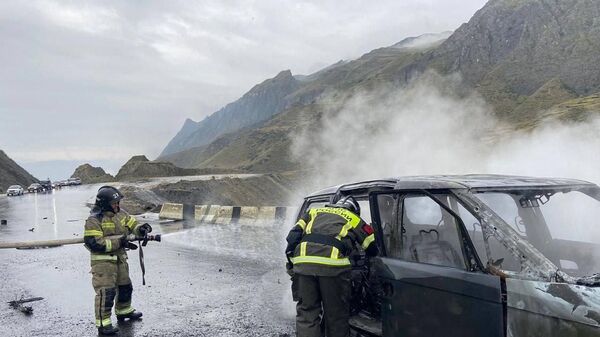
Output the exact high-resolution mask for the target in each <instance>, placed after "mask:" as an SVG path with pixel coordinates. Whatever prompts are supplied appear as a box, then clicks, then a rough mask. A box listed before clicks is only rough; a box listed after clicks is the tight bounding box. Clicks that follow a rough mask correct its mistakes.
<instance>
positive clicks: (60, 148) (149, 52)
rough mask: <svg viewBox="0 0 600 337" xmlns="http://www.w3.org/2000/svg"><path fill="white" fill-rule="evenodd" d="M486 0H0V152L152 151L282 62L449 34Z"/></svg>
mask: <svg viewBox="0 0 600 337" xmlns="http://www.w3.org/2000/svg"><path fill="white" fill-rule="evenodd" d="M483 3H484V1H483V0H467V1H448V0H431V1H421V0H410V1H395V0H385V1H377V2H372V1H358V0H350V1H291V0H289V1H279V0H269V1H216V0H214V1H203V2H192V1H166V2H165V1H78V2H70V1H21V2H2V3H0V44H1V45H2V50H3V52H2V53H0V64H1V65H2V66H1V67H0V78H2V81H1V82H0V134H1V135H2V142H1V143H2V147H3V149H4V150H6V151H7V152H8V153H9V154H10V155H11V156H13V157H15V159H17V160H21V161H26V162H31V161H36V160H51V159H60V160H125V159H126V158H127V157H128V156H130V155H133V154H138V153H145V154H147V155H149V156H151V157H152V156H155V155H157V154H158V153H159V151H160V150H161V148H162V146H164V145H165V144H166V142H167V141H168V140H169V139H170V138H171V137H172V136H173V135H174V133H175V132H176V131H177V130H178V128H179V127H180V125H181V124H182V123H183V120H184V119H185V118H186V117H192V118H194V119H196V120H199V119H201V118H203V117H204V116H206V115H207V114H209V113H211V112H213V111H215V110H217V109H218V108H219V107H221V106H222V105H224V104H226V103H228V102H230V101H232V100H235V99H236V98H237V97H239V96H241V95H242V94H243V93H244V92H245V91H247V90H248V89H249V88H250V87H251V86H252V85H254V84H256V83H258V82H260V81H262V80H264V79H265V78H267V77H271V76H274V75H275V74H276V73H277V72H278V71H280V70H282V69H288V68H289V69H292V71H293V72H294V73H306V72H308V71H310V70H314V69H313V67H314V65H315V64H323V63H333V62H335V61H337V60H339V59H342V58H351V57H357V56H359V55H360V54H362V53H365V52H368V51H369V50H371V49H374V48H378V47H381V46H384V45H391V44H393V43H395V42H397V41H399V40H401V39H402V38H404V37H406V36H411V35H418V34H422V33H426V32H438V31H444V30H448V29H455V28H456V27H458V26H459V25H460V23H462V22H464V21H466V20H468V18H469V17H470V16H471V15H472V14H473V13H474V12H475V10H476V9H477V8H479V7H481V6H482V5H483ZM32 134H36V135H38V134H42V135H43V136H35V137H32V136H31V135H32ZM36 158H37V159H36Z"/></svg>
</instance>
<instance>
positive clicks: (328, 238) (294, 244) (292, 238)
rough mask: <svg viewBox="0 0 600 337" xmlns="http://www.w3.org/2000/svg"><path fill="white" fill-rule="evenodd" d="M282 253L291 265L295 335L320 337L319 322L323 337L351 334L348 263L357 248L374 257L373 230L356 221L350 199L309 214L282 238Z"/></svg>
mask: <svg viewBox="0 0 600 337" xmlns="http://www.w3.org/2000/svg"><path fill="white" fill-rule="evenodd" d="M287 242H288V245H287V248H286V255H287V256H288V260H289V261H291V263H292V265H293V266H292V273H293V282H294V284H293V287H294V288H295V291H294V292H295V293H296V295H295V297H296V298H295V300H297V301H298V303H297V305H296V332H297V336H299V337H320V336H321V320H323V321H324V323H325V330H326V334H327V337H348V336H350V326H349V322H348V320H349V318H350V292H351V282H350V276H351V270H352V267H351V263H350V259H349V256H350V254H351V253H352V251H353V250H354V249H356V246H360V247H362V249H364V250H365V252H366V254H367V255H369V256H375V255H377V253H378V249H377V245H376V244H375V235H374V232H373V228H372V227H371V226H370V225H369V224H367V223H365V222H364V221H363V220H362V219H361V218H360V206H359V204H358V202H357V201H356V199H354V198H353V197H351V196H348V197H345V198H342V199H341V200H340V201H338V202H337V203H335V204H330V205H326V206H325V207H322V208H314V209H310V210H308V211H307V212H306V213H305V214H304V215H302V217H301V218H300V219H299V220H298V222H297V223H296V225H295V226H294V227H293V228H292V230H291V231H290V232H289V234H288V236H287Z"/></svg>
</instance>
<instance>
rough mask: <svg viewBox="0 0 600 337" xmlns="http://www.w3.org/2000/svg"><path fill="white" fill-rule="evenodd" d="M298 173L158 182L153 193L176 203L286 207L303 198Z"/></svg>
mask: <svg viewBox="0 0 600 337" xmlns="http://www.w3.org/2000/svg"><path fill="white" fill-rule="evenodd" d="M300 180H301V175H300V174H298V173H283V174H268V175H262V176H258V177H251V178H243V179H242V178H223V179H212V180H199V181H187V180H182V181H179V182H177V183H173V184H161V185H158V186H157V187H155V188H153V189H152V192H154V193H156V195H158V196H160V197H161V198H163V199H165V200H168V201H169V202H175V203H186V204H195V205H208V204H214V205H231V206H288V205H289V204H290V203H292V202H294V201H295V200H299V199H301V198H302V197H303V195H302V194H301V193H299V192H298V191H299V190H298V188H297V187H298V184H299V182H300Z"/></svg>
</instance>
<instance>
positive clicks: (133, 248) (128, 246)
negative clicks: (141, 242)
mask: <svg viewBox="0 0 600 337" xmlns="http://www.w3.org/2000/svg"><path fill="white" fill-rule="evenodd" d="M125 247H126V248H128V249H130V250H136V249H137V248H138V246H137V245H136V244H135V243H133V242H127V244H126V245H125Z"/></svg>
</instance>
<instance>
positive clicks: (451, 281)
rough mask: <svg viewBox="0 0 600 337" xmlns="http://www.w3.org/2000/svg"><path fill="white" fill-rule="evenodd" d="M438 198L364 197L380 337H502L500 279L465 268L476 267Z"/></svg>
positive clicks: (466, 240)
mask: <svg viewBox="0 0 600 337" xmlns="http://www.w3.org/2000/svg"><path fill="white" fill-rule="evenodd" d="M443 198H451V196H450V195H446V196H443V197H442V198H438V197H437V196H436V197H434V196H432V195H428V193H427V192H424V193H420V192H411V193H407V192H395V193H374V194H372V195H371V196H370V203H371V210H372V216H373V223H374V226H375V228H376V231H377V233H379V235H378V236H377V242H378V244H379V246H380V247H382V248H383V249H382V255H381V256H380V257H378V258H375V259H373V267H372V268H373V269H372V270H373V272H374V273H375V274H376V276H378V278H379V279H380V280H381V283H382V287H383V298H382V301H381V302H382V308H381V309H382V313H381V316H382V317H381V319H382V323H383V324H382V330H383V336H389V337H391V336H421V337H430V336H448V337H452V336H457V337H459V336H460V337H465V336H487V337H496V336H498V337H500V336H505V330H506V329H505V321H504V318H505V305H504V304H503V300H502V298H503V296H502V293H503V292H502V282H501V280H500V278H499V277H498V276H494V275H489V274H486V273H484V272H481V271H473V270H474V268H473V265H474V263H478V264H479V265H480V262H478V258H477V257H476V256H475V258H473V253H474V249H472V245H471V244H470V239H469V238H468V234H466V232H465V231H464V230H463V229H464V225H463V224H462V222H461V221H459V220H458V219H457V218H456V216H455V215H456V213H455V212H450V211H448V210H447V205H449V204H450V203H445V205H446V208H445V207H444V202H443V201H441V200H443ZM461 228H463V229H461Z"/></svg>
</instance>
